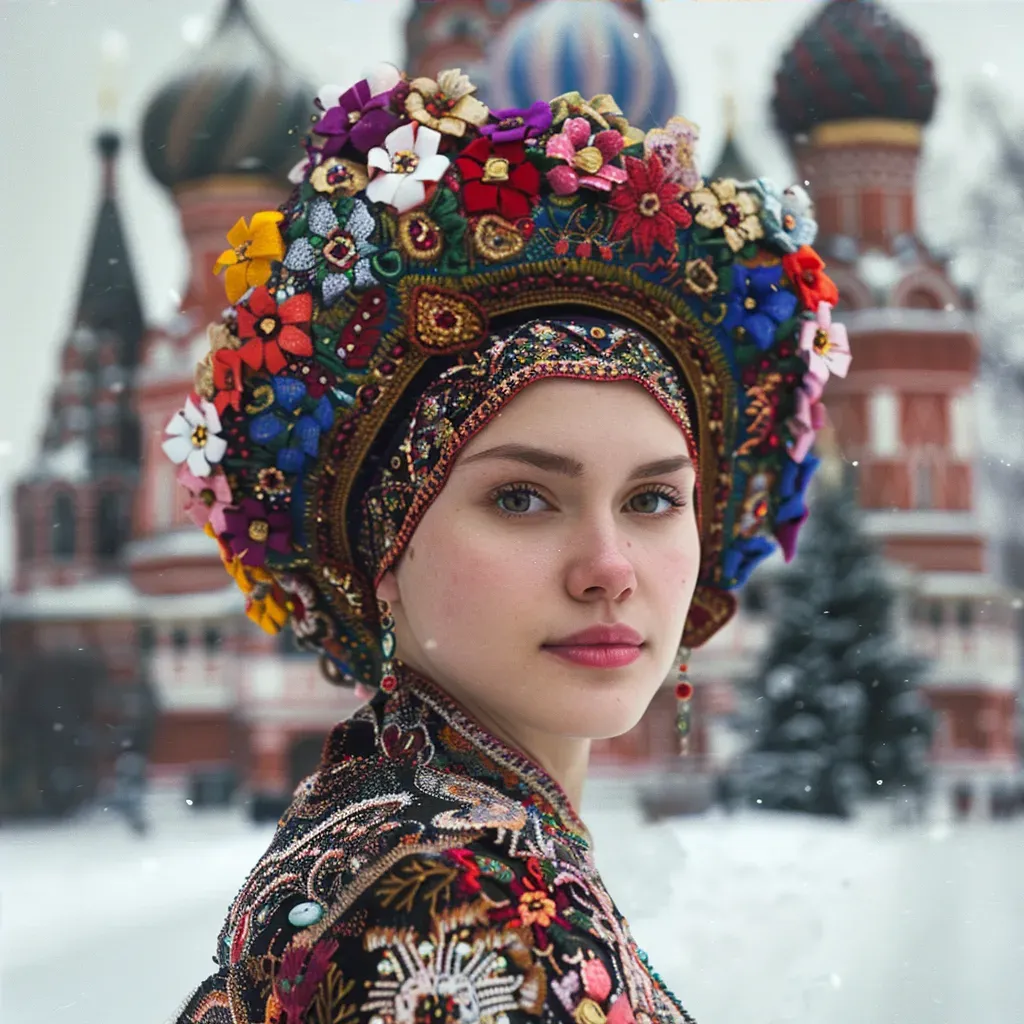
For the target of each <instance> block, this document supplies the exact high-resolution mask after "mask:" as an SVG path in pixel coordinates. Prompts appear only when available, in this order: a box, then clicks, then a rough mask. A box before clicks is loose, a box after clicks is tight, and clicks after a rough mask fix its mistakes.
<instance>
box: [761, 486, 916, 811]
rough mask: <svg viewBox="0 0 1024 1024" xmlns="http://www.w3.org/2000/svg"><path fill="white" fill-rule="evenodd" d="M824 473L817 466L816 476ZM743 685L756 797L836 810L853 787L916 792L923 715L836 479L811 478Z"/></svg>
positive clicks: (911, 671) (886, 600)
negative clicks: (802, 519) (767, 624)
mask: <svg viewBox="0 0 1024 1024" xmlns="http://www.w3.org/2000/svg"><path fill="white" fill-rule="evenodd" d="M824 475H825V474H823V476H824ZM816 492H817V493H816V495H815V498H814V503H813V507H812V513H811V516H810V520H809V522H808V524H807V526H806V527H805V531H804V533H803V534H802V535H801V538H800V548H799V553H798V555H797V557H796V558H795V560H794V562H793V563H792V565H791V566H790V567H789V569H788V570H787V571H785V572H784V573H782V574H781V576H780V579H779V593H778V600H779V603H778V617H777V620H776V626H775V630H774V633H773V635H772V637H771V639H770V642H769V645H768V648H767V650H766V653H765V656H764V659H763V661H762V664H761V668H760V672H759V674H758V678H757V680H756V683H755V688H756V691H757V694H758V697H759V699H758V701H757V704H758V706H759V708H760V709H761V711H760V715H759V718H760V722H759V726H758V729H757V733H756V739H755V747H756V750H755V752H754V753H753V756H752V757H751V758H750V760H749V763H750V764H753V765H758V766H760V768H759V771H758V772H755V774H759V775H760V783H759V784H757V783H755V788H756V789H757V790H758V792H757V799H759V800H760V802H761V804H762V806H775V807H782V808H789V809H794V810H805V811H810V812H814V813H821V814H839V815H846V814H848V813H850V811H851V810H852V804H853V800H854V798H855V795H856V793H857V792H858V791H863V790H865V789H870V791H871V792H873V793H894V792H898V791H900V790H902V789H905V788H910V789H911V790H914V791H915V792H919V791H920V790H921V789H922V788H923V786H924V785H925V781H926V773H927V767H926V762H927V752H928V747H929V744H930V738H931V713H930V711H929V709H928V707H927V704H926V703H925V701H924V698H923V697H922V696H921V694H920V692H919V691H918V688H917V680H918V678H919V676H920V674H921V671H922V669H923V667H924V666H923V665H922V663H921V662H920V661H919V659H916V658H914V657H912V656H909V655H907V654H905V653H903V652H901V651H900V650H899V648H898V646H897V644H896V641H895V637H894V635H893V631H892V626H893V622H892V620H893V612H894V604H895V600H896V594H895V591H894V589H893V587H892V585H891V584H890V582H889V580H888V579H887V576H886V570H885V563H884V562H883V561H882V559H881V557H880V556H879V554H878V552H877V551H876V549H875V547H874V545H873V543H872V541H871V540H870V538H868V537H867V536H866V535H865V533H864V532H863V530H862V529H861V524H860V510H859V508H858V506H857V503H856V500H855V498H854V496H853V494H852V493H851V489H850V487H849V486H848V484H845V483H840V482H838V480H836V479H834V478H833V480H832V481H831V482H830V481H828V480H827V479H823V480H822V481H821V483H820V484H819V486H818V487H817V488H816Z"/></svg>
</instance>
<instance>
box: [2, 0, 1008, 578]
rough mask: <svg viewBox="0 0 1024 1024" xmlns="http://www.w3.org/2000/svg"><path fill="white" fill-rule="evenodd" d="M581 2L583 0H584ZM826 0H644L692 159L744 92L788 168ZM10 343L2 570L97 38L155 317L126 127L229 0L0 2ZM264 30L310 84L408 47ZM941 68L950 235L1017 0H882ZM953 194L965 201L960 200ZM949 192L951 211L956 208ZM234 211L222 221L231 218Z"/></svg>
mask: <svg viewBox="0 0 1024 1024" xmlns="http://www.w3.org/2000/svg"><path fill="white" fill-rule="evenodd" d="M581 2H582V0H581ZM820 2H821V0H649V2H648V7H649V9H650V15H651V21H652V24H653V26H654V28H655V30H656V31H657V32H658V33H659V35H660V38H661V40H662V42H663V44H664V45H665V48H666V50H667V52H668V54H669V58H670V61H671V63H672V66H673V68H674V71H675V75H676V81H677V85H678V94H679V96H680V112H681V113H684V114H686V115H687V116H688V117H689V118H690V119H691V120H694V121H696V122H697V123H698V124H699V125H700V126H701V129H702V141H701V152H702V154H703V160H702V166H703V167H704V168H705V169H709V168H710V166H711V164H712V163H713V161H714V158H715V156H716V154H717V152H718V148H719V146H720V145H721V141H722V128H723V125H722V107H723V96H724V94H725V91H726V90H727V89H731V90H732V91H733V92H734V93H735V95H736V98H737V101H738V106H739V116H740V138H741V142H742V144H743V148H744V149H745V151H746V153H747V155H748V158H749V159H750V160H752V161H753V162H754V163H755V164H756V165H757V166H758V167H759V168H761V169H762V170H763V172H764V173H766V174H768V175H770V176H773V177H776V178H779V179H781V180H782V181H783V182H785V183H788V181H789V179H790V177H791V171H790V168H789V165H788V162H787V159H786V154H785V151H784V149H783V147H782V145H781V144H780V142H779V140H778V139H777V138H776V137H775V136H774V134H773V132H772V130H771V124H770V118H769V116H768V103H769V101H770V97H771V86H772V80H773V75H774V71H775V68H776V66H777V64H778V61H779V58H780V55H781V54H782V52H783V51H784V50H785V48H786V47H787V46H788V44H789V43H790V42H791V41H792V39H793V37H794V36H795V35H796V34H797V33H798V32H799V30H800V28H801V26H802V25H803V23H804V22H805V21H806V20H807V19H808V18H809V17H810V15H811V14H812V13H813V11H814V10H815V9H816V8H817V7H818V6H819V4H820ZM0 4H2V7H0V11H2V15H0V16H2V19H3V25H2V30H0V97H2V101H3V106H2V111H3V113H2V127H0V132H2V140H0V146H2V149H0V153H2V160H0V209H2V221H0V224H2V227H3V236H2V237H3V242H4V244H3V247H2V257H0V259H2V260H3V270H4V274H3V279H4V280H5V281H7V288H6V291H5V302H4V314H5V320H6V324H5V334H4V339H3V342H2V351H3V356H4V361H3V379H4V380H6V381H7V382H8V384H7V387H6V394H5V404H6V407H7V413H6V414H5V415H4V416H3V417H2V420H0V497H2V499H3V509H2V514H0V579H2V578H6V576H7V575H8V571H9V566H10V551H11V548H10V544H9V532H10V517H9V514H8V511H9V503H8V502H7V500H6V499H7V494H8V488H9V486H10V484H11V483H12V481H13V480H14V478H15V477H16V476H17V475H18V474H19V473H20V472H22V471H23V470H24V469H25V467H26V466H27V465H29V463H30V462H31V460H32V458H33V457H34V455H35V452H36V450H37V445H38V438H39V435H40V432H41V425H42V417H43V413H44V411H45V405H46V398H47V395H48V392H49V390H50V388H51V386H52V384H53V380H54V377H55V374H56V371H57V367H58V361H59V354H60V346H61V344H62V342H63V339H64V337H65V334H66V332H67V329H68V326H69V320H70V317H71V316H72V314H73V312H74V308H73V307H74V303H75V301H76V299H77V295H78V290H79V287H80V283H81V281H80V274H81V269H82V262H83V260H84V258H85V255H86V250H87V246H88V242H89V234H90V232H91V230H92V221H93V217H94V213H95V207H96V200H97V194H98V189H99V172H98V166H97V161H96V158H95V155H94V149H93V145H92V138H93V136H94V134H95V132H96V130H97V129H98V127H99V126H100V116H99V105H98V102H97V95H98V90H99V83H100V77H101V75H100V68H101V64H102V56H101V55H102V53H103V52H104V50H106V51H108V52H113V53H115V54H120V58H119V59H120V64H121V66H120V71H119V76H118V77H119V94H120V103H119V107H118V113H117V116H116V118H115V123H116V125H117V127H119V128H121V129H122V130H123V132H124V133H125V135H126V139H127V146H126V150H125V153H124V156H123V158H122V160H121V169H120V202H121V211H122V214H123V217H124V220H125V224H126V228H127V233H128V240H129V246H130V250H131V256H132V258H133V261H134V264H135V269H136V273H137V276H138V279H139V283H140V287H141V289H142V300H143V306H144V309H145V312H146V316H147V319H148V320H149V321H150V322H151V323H155V322H160V321H161V320H163V319H164V318H166V317H167V316H168V315H169V314H170V313H171V312H172V311H173V310H174V307H175V303H176V301H177V294H178V292H177V290H178V289H179V288H180V287H181V286H182V284H183V282H184V279H185V265H184V261H185V251H184V247H183V245H182V242H181V238H180V232H179V229H178V223H177V218H176V214H175V211H174V208H173V206H172V204H171V202H170V200H169V198H168V196H167V194H166V193H165V191H164V190H163V189H162V188H161V187H160V186H159V185H157V183H156V182H155V181H153V180H152V179H151V178H150V177H149V175H148V173H147V171H146V169H145V167H144V165H143V162H142V159H141V156H140V153H139V147H138V145H137V138H136V131H137V126H138V124H139V121H140V118H141V115H142V112H143V111H144V109H145V106H146V103H147V102H148V100H149V98H150V97H151V96H152V94H153V93H154V91H155V90H156V89H158V88H159V87H160V85H161V84H162V83H163V82H164V81H165V80H166V79H167V78H168V76H170V75H171V74H172V73H174V72H175V71H176V70H177V69H178V68H179V67H180V65H181V64H182V63H183V62H184V61H185V60H186V59H187V57H188V54H189V52H190V49H192V48H194V47H195V46H197V45H199V44H200V43H201V41H202V39H203V38H205V35H206V33H207V32H208V31H209V28H210V27H211V25H212V24H213V23H214V22H215V21H216V19H217V17H218V16H219V12H220V10H221V8H222V6H223V4H224V0H0ZM248 4H249V7H250V9H251V10H252V12H253V13H254V15H255V16H256V18H257V19H258V20H259V22H260V23H261V25H262V26H263V28H264V29H265V31H266V33H267V35H268V36H270V37H271V38H273V39H275V40H276V41H277V46H278V48H279V51H280V52H281V53H282V55H284V57H285V58H286V59H287V60H288V61H289V63H290V64H291V65H292V66H293V67H294V68H295V69H296V70H297V71H299V72H301V73H302V74H303V75H304V76H306V77H307V78H308V80H309V81H310V82H311V83H312V84H313V85H314V86H319V85H320V84H321V83H322V82H326V81H336V82H343V83H344V82H349V81H355V80H356V79H358V78H359V77H361V75H362V74H363V72H364V71H366V70H367V69H368V66H370V65H372V64H373V63H374V62H375V61H376V60H378V59H379V60H391V61H394V62H396V63H400V62H401V60H402V56H403V43H402V33H401V27H402V22H403V20H404V18H405V15H406V12H407V11H408V10H409V8H410V7H411V2H410V0H248ZM887 6H888V7H889V8H890V9H891V10H892V11H893V12H894V13H896V14H897V16H898V17H900V18H901V19H902V20H903V22H904V23H905V24H906V25H907V26H909V27H910V28H911V29H912V30H913V31H914V32H916V33H917V35H918V36H919V37H920V39H921V40H922V42H923V43H924V45H925V47H926V49H927V50H928V52H929V53H930V54H931V56H932V58H933V60H934V62H935V64H936V68H937V74H938V78H939V84H940V100H939V106H938V111H937V114H936V117H935V120H934V123H933V125H932V128H931V129H930V131H929V133H928V136H927V144H926V151H925V168H924V180H923V184H924V188H923V192H922V228H923V230H924V234H925V236H926V237H928V238H929V239H931V240H932V241H936V242H940V243H946V242H947V241H948V240H949V239H950V238H951V237H952V236H953V235H954V233H955V232H956V231H957V230H958V228H959V225H958V223H957V215H958V212H959V211H962V210H963V204H962V189H963V188H965V187H967V186H968V185H970V184H972V183H974V181H975V180H976V176H977V165H978V159H977V153H976V151H975V150H974V149H973V148H972V145H971V142H972V136H971V133H970V131H969V127H968V119H967V117H966V115H965V107H966V102H965V101H966V97H967V94H968V92H969V90H970V88H971V87H972V86H973V85H975V84H977V83H985V84H988V85H990V86H992V87H994V88H996V89H998V91H999V93H1000V94H1001V95H1002V96H1003V97H1005V98H1006V100H1007V102H1008V103H1009V104H1011V105H1015V106H1016V107H1017V108H1018V109H1019V108H1021V107H1024V61H1022V60H1021V46H1022V40H1024V0H888V3H887ZM958 199H960V200H961V201H960V203H958ZM958 207H959V210H958ZM229 226H230V225H224V227H225V230H226V229H227V228H228V227H229Z"/></svg>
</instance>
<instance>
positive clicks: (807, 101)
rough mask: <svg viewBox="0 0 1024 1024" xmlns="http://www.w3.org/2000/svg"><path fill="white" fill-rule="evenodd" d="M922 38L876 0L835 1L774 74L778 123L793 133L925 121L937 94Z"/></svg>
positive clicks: (788, 133) (831, 2)
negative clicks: (846, 124)
mask: <svg viewBox="0 0 1024 1024" xmlns="http://www.w3.org/2000/svg"><path fill="white" fill-rule="evenodd" d="M937 91H938V90H937V87H936V84H935V75H934V71H933V68H932V62H931V60H930V59H929V57H928V55H927V54H926V53H925V51H924V48H923V47H922V46H921V43H920V42H919V41H918V39H917V38H916V37H915V36H914V35H912V34H911V33H910V32H909V31H908V30H907V29H905V28H904V27H903V26H902V25H901V24H900V23H899V22H898V21H897V20H896V19H895V18H894V17H893V16H892V15H891V14H890V13H889V12H888V11H887V10H885V8H884V7H882V6H880V5H879V4H878V3H876V2H875V0H829V2H828V3H826V4H825V5H824V7H822V9H821V10H820V11H819V12H818V14H817V15H816V16H815V17H814V18H813V19H811V21H810V22H809V23H808V25H807V27H806V28H805V29H804V31H803V32H802V33H801V35H800V36H799V37H798V38H797V40H796V42H795V43H794V44H793V45H792V47H790V49H789V51H788V52H787V53H786V55H785V56H784V57H783V59H782V64H781V66H780V67H779V70H778V71H777V72H776V75H775V97H774V100H773V107H774V111H775V123H776V124H777V125H778V127H779V129H780V130H781V131H782V132H784V133H785V134H787V135H790V136H795V135H800V134H804V133H807V132H809V131H810V130H811V129H813V128H814V127H816V126H817V125H820V124H825V123H828V122H832V121H852V120H865V119H871V120H889V121H912V122H916V123H917V124H922V125H923V124H926V123H927V122H928V121H930V120H931V117H932V113H933V111H934V109H935V99H936V94H937Z"/></svg>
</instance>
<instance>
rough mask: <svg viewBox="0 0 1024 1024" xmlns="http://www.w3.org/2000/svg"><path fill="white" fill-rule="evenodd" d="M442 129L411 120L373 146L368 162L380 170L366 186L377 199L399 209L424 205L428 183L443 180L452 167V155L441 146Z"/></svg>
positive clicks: (401, 211)
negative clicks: (447, 155) (440, 151)
mask: <svg viewBox="0 0 1024 1024" xmlns="http://www.w3.org/2000/svg"><path fill="white" fill-rule="evenodd" d="M440 143H441V133H440V132H436V131H434V129H433V128H424V127H423V126H422V125H420V124H415V123H412V122H410V123H409V124H403V125H399V127H397V128H396V129H395V130H394V131H393V132H392V133H391V134H390V135H389V136H388V137H387V138H386V139H385V140H384V145H383V146H377V147H375V148H374V149H371V150H370V153H369V156H368V164H369V166H370V167H371V168H373V169H374V170H376V171H377V172H378V173H377V174H376V175H375V177H374V178H373V180H372V181H371V182H370V184H369V185H367V186H366V195H367V196H368V198H369V199H371V200H372V201H373V202H375V203H387V204H388V205H389V206H392V207H394V209H395V210H396V211H397V212H398V213H405V212H406V211H408V210H414V209H415V208H416V207H417V206H421V205H422V204H423V202H424V200H425V199H426V198H427V189H426V186H427V183H429V182H435V181H440V180H441V179H442V178H443V177H444V175H445V172H446V171H447V170H448V163H449V161H448V157H446V156H441V155H440V154H439V153H438V152H437V149H438V146H439V145H440Z"/></svg>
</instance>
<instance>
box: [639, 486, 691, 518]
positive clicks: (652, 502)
mask: <svg viewBox="0 0 1024 1024" xmlns="http://www.w3.org/2000/svg"><path fill="white" fill-rule="evenodd" d="M678 506H679V503H678V502H675V501H673V500H672V499H671V498H670V497H669V496H668V495H667V494H659V493H658V492H657V491H644V492H643V494H634V495H633V497H632V498H630V499H629V507H630V509H631V510H632V511H633V512H642V513H643V514H644V515H658V514H663V513H665V512H668V511H669V509H672V508H677V507H678Z"/></svg>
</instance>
